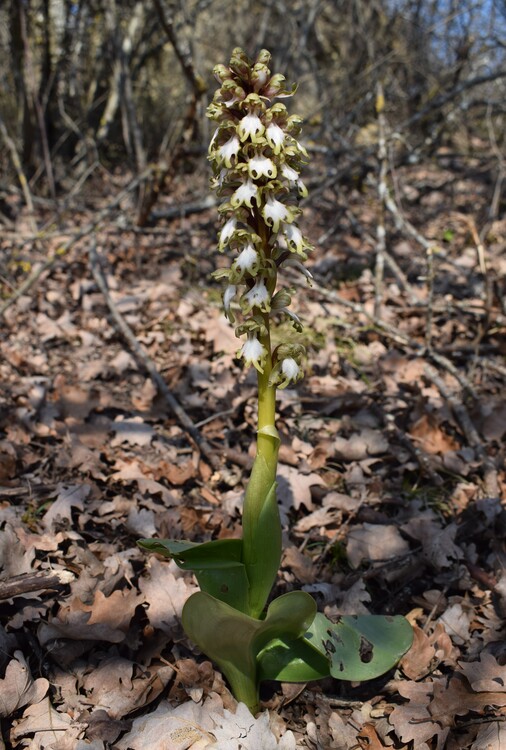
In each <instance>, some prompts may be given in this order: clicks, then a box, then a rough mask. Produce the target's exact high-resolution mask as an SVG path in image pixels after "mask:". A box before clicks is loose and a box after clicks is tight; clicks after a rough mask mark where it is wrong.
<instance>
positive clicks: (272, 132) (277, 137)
mask: <svg viewBox="0 0 506 750" xmlns="http://www.w3.org/2000/svg"><path fill="white" fill-rule="evenodd" d="M265 137H266V139H267V143H268V144H269V146H270V147H271V148H272V150H273V151H274V153H275V154H279V152H280V151H281V146H282V145H283V141H284V140H285V133H284V130H283V128H280V127H279V125H278V124H277V123H275V122H271V124H270V125H268V126H267V130H266V131H265Z"/></svg>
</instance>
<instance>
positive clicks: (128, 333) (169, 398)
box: [89, 239, 220, 469]
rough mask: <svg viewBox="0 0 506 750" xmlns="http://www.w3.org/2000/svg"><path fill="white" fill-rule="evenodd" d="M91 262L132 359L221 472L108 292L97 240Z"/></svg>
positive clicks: (205, 443) (90, 255) (93, 243)
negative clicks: (145, 373) (137, 363)
mask: <svg viewBox="0 0 506 750" xmlns="http://www.w3.org/2000/svg"><path fill="white" fill-rule="evenodd" d="M89 261H90V269H91V272H92V274H93V278H94V279H95V281H96V283H97V286H98V287H99V289H100V291H101V292H102V294H103V295H104V299H105V301H106V303H107V307H108V308H109V311H110V313H111V316H112V318H113V321H114V323H115V325H116V328H117V330H118V332H119V333H120V334H121V336H122V337H123V338H124V339H125V341H126V342H127V344H128V346H129V347H130V350H131V351H132V353H133V355H134V356H135V357H136V359H137V361H138V362H139V363H140V364H141V365H142V367H143V368H144V369H145V370H146V372H147V373H148V375H149V377H150V378H151V380H152V381H153V383H154V384H155V386H156V387H157V388H158V391H159V393H160V394H161V395H162V396H163V397H164V399H165V402H166V403H167V406H168V407H169V409H170V410H171V412H172V413H173V414H174V416H175V417H176V418H177V420H178V421H179V423H180V425H181V426H182V427H183V428H184V429H185V430H186V431H187V432H188V434H189V435H190V436H191V437H192V438H193V440H194V441H195V443H196V444H197V446H198V448H199V450H200V451H201V452H202V454H203V455H204V456H205V457H206V458H207V459H208V461H209V463H210V464H211V466H212V467H213V469H219V468H220V460H219V458H218V456H217V455H216V451H215V450H213V448H212V447H211V445H209V443H208V442H207V440H206V439H205V438H203V437H202V435H201V434H200V432H199V431H198V429H197V428H196V426H195V424H194V422H193V421H192V420H191V418H190V417H189V416H188V414H187V413H186V412H185V410H184V409H183V407H182V406H181V404H180V403H179V402H178V400H177V399H176V397H175V396H174V395H173V394H172V393H171V391H170V390H169V387H168V385H167V383H166V382H165V380H164V379H163V377H162V376H161V375H160V373H159V372H158V369H157V367H156V365H155V363H154V362H153V360H152V359H151V358H150V357H149V355H148V354H147V353H146V352H145V351H144V349H143V347H142V346H141V344H140V343H139V342H138V341H137V339H136V337H135V334H134V333H133V331H132V329H131V328H130V326H129V325H128V323H127V322H126V321H125V319H124V318H123V316H122V315H121V313H120V312H119V310H118V308H117V306H116V304H115V303H114V300H113V299H112V297H111V295H110V294H109V289H108V288H107V282H106V280H105V278H104V275H103V273H102V270H101V268H100V260H99V257H98V253H97V248H96V242H95V239H93V240H92V242H91V243H90V247H89Z"/></svg>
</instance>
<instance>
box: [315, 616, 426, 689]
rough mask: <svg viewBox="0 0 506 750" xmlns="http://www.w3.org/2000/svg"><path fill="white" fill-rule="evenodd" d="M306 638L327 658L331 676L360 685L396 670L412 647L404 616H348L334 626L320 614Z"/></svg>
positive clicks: (410, 633) (409, 627)
mask: <svg viewBox="0 0 506 750" xmlns="http://www.w3.org/2000/svg"><path fill="white" fill-rule="evenodd" d="M305 637H306V638H307V640H308V641H309V642H310V643H312V644H313V645H314V646H315V647H316V648H317V649H318V650H319V651H320V652H321V653H322V654H323V655H325V656H326V657H327V658H328V660H329V663H330V674H331V675H332V677H335V678H336V679H338V680H353V681H357V682H361V681H363V680H372V679H374V678H375V677H379V676H380V675H382V674H384V673H385V672H388V670H389V669H391V668H392V667H394V666H395V665H396V664H397V662H398V661H399V659H400V658H401V657H402V656H403V655H404V654H405V653H406V651H407V650H408V649H409V648H410V646H411V643H412V641H413V630H412V628H411V625H410V624H409V622H408V621H407V620H406V619H405V618H404V617H401V616H395V617H389V616H383V615H345V616H343V617H340V618H339V620H338V622H336V623H333V622H331V621H330V620H329V619H328V618H327V617H325V615H322V614H321V613H319V614H317V615H316V617H315V619H314V620H313V623H312V625H311V627H310V628H309V631H308V633H307V634H306V636H305Z"/></svg>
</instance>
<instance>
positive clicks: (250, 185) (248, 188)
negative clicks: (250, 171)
mask: <svg viewBox="0 0 506 750" xmlns="http://www.w3.org/2000/svg"><path fill="white" fill-rule="evenodd" d="M257 192H258V188H257V186H256V185H255V183H254V182H252V181H251V180H246V182H244V183H243V184H242V185H239V187H238V188H237V190H236V191H235V193H234V194H233V195H232V197H231V198H230V203H231V204H232V206H234V208H237V207H238V206H241V205H243V204H244V205H246V206H249V208H253V206H252V203H251V201H252V199H253V198H256V196H257Z"/></svg>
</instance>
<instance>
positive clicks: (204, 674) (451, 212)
mask: <svg viewBox="0 0 506 750" xmlns="http://www.w3.org/2000/svg"><path fill="white" fill-rule="evenodd" d="M322 174H323V175H325V179H324V180H322V178H321V175H322ZM332 175H333V171H332V165H329V163H324V162H323V157H320V158H319V159H317V160H316V163H315V164H313V167H312V172H310V174H309V179H308V184H309V187H310V194H311V197H310V200H309V202H308V205H307V208H306V210H305V219H304V222H303V224H304V229H305V233H306V234H307V235H308V236H309V237H310V238H311V240H312V241H313V242H314V243H315V245H316V250H315V252H314V253H313V255H312V257H311V259H310V263H309V266H310V267H311V270H312V272H313V274H314V277H315V283H314V284H313V286H312V287H309V286H306V285H305V284H302V285H300V286H299V287H298V292H299V293H298V294H296V295H295V296H294V309H295V310H296V312H297V313H298V315H299V316H300V318H301V319H302V320H303V322H304V332H303V333H302V336H301V338H302V340H303V343H304V344H305V345H306V347H307V350H308V363H307V372H306V376H305V378H304V380H302V381H301V382H300V383H299V384H297V386H296V387H295V388H291V389H287V390H285V391H282V392H281V393H280V394H279V403H278V412H279V425H278V426H279V430H280V434H281V439H282V446H281V453H280V466H279V504H280V510H281V515H282V520H283V526H284V544H285V547H284V555H283V561H282V567H281V570H280V573H279V578H278V581H277V585H276V593H278V594H279V593H282V592H285V591H289V590H292V589H300V588H302V589H304V590H305V591H308V592H310V593H311V594H312V595H313V596H314V597H315V598H316V600H317V602H318V605H319V608H320V610H321V611H325V612H326V613H327V614H328V615H329V616H330V617H331V618H332V617H336V616H337V615H338V614H340V613H341V614H352V613H355V614H360V613H366V612H371V613H384V614H393V613H395V614H404V615H406V616H407V617H408V619H409V621H410V622H411V623H412V624H413V626H414V633H415V636H414V644H413V647H412V648H411V650H410V651H409V652H408V653H407V655H406V656H405V657H404V658H403V659H402V661H401V663H400V665H399V666H398V668H396V669H395V670H392V672H390V673H389V674H387V675H385V676H384V677H383V678H381V679H376V680H374V681H373V682H371V683H362V684H350V683H345V682H338V681H336V680H328V681H327V682H325V683H314V684H308V685H296V686H293V685H292V686H290V685H266V686H265V690H264V691H263V694H262V697H263V699H264V706H265V708H266V709H268V710H266V711H264V712H263V713H262V714H261V716H260V718H258V719H256V720H255V719H254V718H253V717H251V716H248V715H245V714H244V713H243V712H241V710H239V711H238V712H237V714H236V710H237V704H236V703H235V701H234V699H233V698H232V697H231V695H230V693H229V692H228V690H227V688H226V685H225V684H224V681H223V679H222V678H221V676H220V674H219V673H218V672H217V671H216V670H215V669H214V667H213V665H212V664H211V663H210V662H209V661H207V660H206V659H205V658H204V657H203V656H202V655H201V654H200V653H198V651H197V650H196V649H195V648H194V647H193V646H192V644H191V643H190V642H189V641H188V640H187V639H186V638H185V635H184V633H183V631H182V628H181V624H180V614H181V608H182V605H183V603H184V601H185V599H186V598H187V597H188V596H189V594H190V593H192V592H193V591H195V590H196V584H195V582H194V580H193V578H192V576H191V574H188V573H185V572H182V571H180V570H179V569H178V568H177V567H176V566H175V564H174V563H172V562H167V561H165V560H162V559H161V558H157V557H156V556H149V555H147V554H145V553H144V552H142V551H141V550H140V549H139V548H138V547H137V546H136V540H137V539H139V538H140V537H151V536H160V537H165V538H167V537H168V538H182V539H183V538H184V539H190V540H196V541H202V540H206V539H212V538H213V539H214V538H221V537H230V536H234V535H238V534H239V533H240V509H241V498H242V494H243V490H244V485H245V482H246V479H247V476H248V470H249V467H250V466H251V461H252V444H253V443H254V436H255V393H256V390H255V377H254V373H252V372H245V371H243V370H242V369H241V367H240V363H239V362H238V360H237V359H236V357H235V353H236V352H237V349H238V346H239V344H238V340H237V339H236V338H235V337H234V333H233V329H232V327H231V326H230V325H229V323H228V322H227V321H226V320H225V319H224V317H223V315H222V311H221V294H220V287H219V285H218V284H217V283H216V282H214V281H212V280H211V279H210V273H211V272H212V270H213V269H214V268H215V267H216V266H217V265H218V264H220V263H222V262H223V260H222V259H221V256H219V255H218V253H217V252H216V250H215V243H216V232H217V222H216V211H215V209H213V208H212V207H211V208H208V209H205V210H199V211H194V210H192V204H193V203H195V201H197V202H198V201H200V200H203V199H205V198H206V196H208V187H207V177H206V175H205V174H204V173H203V170H202V169H200V170H199V171H198V172H197V173H195V174H192V173H191V170H189V171H188V174H185V175H183V176H182V177H181V178H180V179H178V180H176V181H175V183H174V184H173V186H172V188H171V194H170V195H169V196H165V197H162V198H161V199H160V201H159V203H158V205H157V212H158V213H155V216H156V220H154V221H153V223H152V225H151V226H150V227H147V228H145V229H142V230H141V229H136V228H135V227H134V226H133V224H132V223H131V221H130V218H131V217H132V216H133V214H134V211H133V209H132V207H131V205H130V203H129V201H130V198H129V197H128V196H127V197H126V199H125V200H124V201H123V202H122V203H121V208H120V209H119V210H115V211H111V212H109V213H108V214H107V215H106V217H105V219H104V220H103V221H102V222H100V223H99V224H98V226H97V227H96V229H95V230H94V231H93V232H91V231H89V232H85V236H84V237H82V239H80V240H77V241H75V242H70V243H69V244H70V247H69V249H68V250H67V252H66V253H64V254H61V255H58V258H57V260H56V261H55V262H54V263H53V264H52V265H51V267H50V268H49V269H48V270H47V271H45V272H44V273H43V274H42V275H41V277H40V278H39V279H38V281H37V283H36V284H34V285H33V286H31V288H29V289H28V290H27V291H26V292H25V293H24V294H23V295H21V296H20V298H19V299H18V300H17V301H16V302H15V303H14V304H12V305H11V306H9V307H8V309H6V310H5V314H4V319H3V321H2V326H1V328H0V354H1V360H0V571H1V572H0V678H1V679H0V716H1V717H2V719H1V735H0V747H2V746H5V747H6V748H23V747H28V748H47V750H84V749H85V748H91V749H92V750H105V748H117V749H118V750H128V748H131V749H132V750H171V749H173V750H186V749H187V748H193V750H197V749H198V748H206V747H213V748H214V747H216V748H225V747H226V748H227V750H228V749H231V750H233V749H234V748H237V750H239V748H243V749H244V750H258V749H259V748H265V749H266V750H268V749H269V748H273V749H274V748H280V749H284V750H288V749H289V748H292V750H293V748H312V749H314V748H321V749H322V750H352V749H355V750H366V749H367V750H382V749H383V748H396V749H397V750H401V749H402V750H435V749H436V748H437V750H442V749H443V748H445V749H446V750H486V749H487V748H490V749H491V750H499V749H500V748H502V750H504V748H505V747H506V721H505V719H506V623H505V617H506V543H505V542H506V507H505V505H504V489H505V486H506V476H505V469H504V453H505V442H504V438H505V436H506V388H505V383H506V364H505V355H506V339H505V337H504V333H505V328H506V310H505V309H504V307H501V305H504V298H505V277H506V220H504V219H503V220H495V221H487V211H488V209H489V207H490V204H491V200H492V198H491V196H492V193H493V187H494V180H493V175H492V172H491V166H490V164H489V162H488V160H487V158H485V157H477V158H476V159H470V158H466V159H463V158H461V157H459V156H458V155H452V154H450V153H449V152H448V151H445V152H443V151H442V152H441V153H439V154H438V155H437V157H435V158H434V159H433V160H432V161H431V162H429V163H424V164H423V165H421V164H419V165H416V164H415V165H410V166H406V167H401V168H399V169H398V170H397V172H396V173H395V181H394V187H395V190H394V192H393V197H394V199H395V206H396V210H397V211H398V214H397V215H395V211H394V213H391V212H389V211H388V210H387V211H386V213H385V215H384V217H383V218H382V212H381V211H380V209H379V207H378V200H377V189H376V187H375V185H374V184H373V183H372V182H371V183H370V184H369V183H368V182H367V181H366V182H365V183H364V184H362V185H359V184H357V185H356V186H355V187H353V186H351V187H350V186H348V187H347V188H346V189H345V188H342V189H341V188H340V187H339V185H337V184H336V182H335V179H334V178H333V176H332ZM129 179H130V178H129V177H128V175H122V174H119V173H117V174H111V173H107V172H105V171H104V172H103V173H102V174H101V175H99V176H97V178H96V181H95V182H94V183H93V184H89V185H88V186H87V187H86V188H85V189H83V191H81V193H79V194H78V195H77V196H76V197H74V198H73V199H72V200H71V201H70V203H69V204H68V205H67V206H65V207H64V208H63V209H62V211H61V213H60V215H59V216H58V217H57V220H54V215H53V211H52V208H51V206H50V204H49V202H47V203H44V202H40V203H37V206H38V208H37V211H38V214H37V216H36V221H37V224H38V226H39V227H40V226H42V225H43V224H45V223H47V222H51V225H50V226H49V227H48V229H47V230H46V233H45V235H44V238H43V239H37V240H34V239H33V237H32V235H31V229H30V224H29V222H28V219H27V216H26V215H25V214H24V212H23V211H21V210H19V209H20V202H21V199H20V198H17V197H16V196H15V194H14V193H13V198H12V208H13V214H12V215H13V217H14V218H13V223H12V226H11V227H10V228H9V227H6V229H5V231H4V232H3V234H2V237H1V238H0V267H1V269H2V270H1V277H0V285H1V293H2V298H1V299H3V300H4V301H5V300H6V299H7V298H8V297H9V295H10V294H11V293H12V291H13V290H14V289H16V288H17V287H19V285H20V284H21V283H22V282H23V280H24V279H25V278H26V277H27V275H28V274H29V273H30V271H31V270H33V269H34V268H36V267H37V264H40V263H42V262H43V261H44V260H45V259H46V257H47V256H48V254H49V255H50V254H51V253H54V252H56V253H58V251H59V248H61V247H62V246H63V245H64V244H65V242H68V240H69V239H70V240H71V239H72V237H74V236H75V235H76V233H78V232H80V231H82V230H83V228H86V226H87V224H88V223H89V222H90V221H92V220H93V217H94V216H96V215H97V212H98V211H100V210H101V209H103V208H104V206H106V205H107V202H108V201H110V199H111V196H114V195H116V194H118V193H119V191H120V190H121V189H122V188H123V187H125V185H127V184H128V180H129ZM188 206H189V207H190V210H188V211H187V210H185V207H188ZM201 208H202V207H201ZM164 212H165V213H167V212H168V218H167V216H166V217H164V216H163V213H164ZM383 221H384V224H385V230H386V248H387V257H386V262H385V268H384V275H383V279H379V277H378V278H376V275H375V254H376V236H377V226H378V223H379V222H380V223H381V222H383ZM408 221H409V222H411V224H409V223H407V222H408ZM415 230H416V232H418V233H419V234H418V235H417V234H416V232H415ZM482 230H483V231H482ZM94 247H96V253H94V252H90V249H93V248H94ZM392 259H394V260H395V263H394V262H393V261H392ZM428 259H429V261H430V262H428ZM100 278H102V279H105V281H106V283H107V286H108V290H109V291H108V294H107V296H104V294H103V292H102V291H101V289H100V287H99V285H98V284H97V279H100ZM293 283H294V284H296V283H297V280H296V278H295V277H294V280H293ZM108 300H109V303H110V302H111V301H112V303H114V305H115V307H116V309H117V311H118V313H119V314H120V316H121V319H122V320H123V321H124V322H125V323H126V324H127V325H128V327H129V329H130V330H131V331H132V333H133V334H134V336H135V339H136V341H137V342H138V345H140V347H142V351H143V352H145V353H146V354H147V355H148V356H149V358H150V359H151V361H152V362H153V363H154V365H155V366H156V368H157V371H158V372H159V373H160V374H161V375H162V376H163V378H164V380H165V382H166V384H167V386H168V389H169V390H170V393H171V394H172V396H173V397H174V398H176V399H177V401H178V402H179V404H180V405H181V407H182V409H183V410H184V412H185V414H186V415H187V417H188V418H190V419H191V420H192V421H193V423H194V424H195V425H196V428H197V430H198V431H199V433H200V435H201V436H202V438H203V439H205V441H207V443H208V445H209V446H210V448H211V454H208V455H205V454H204V453H203V452H202V451H201V450H200V449H199V446H198V443H196V442H195V440H194V439H193V438H192V437H191V436H190V435H189V434H188V429H187V426H186V427H185V426H184V425H183V424H182V423H181V419H180V418H177V417H176V416H175V415H174V413H173V411H172V409H171V408H170V405H169V404H168V402H167V397H166V394H165V395H164V394H163V393H160V392H159V390H158V389H157V388H156V387H155V385H154V383H153V380H152V378H151V377H150V376H149V373H148V372H147V371H146V369H145V367H144V364H145V363H144V364H143V361H142V359H139V351H137V352H135V351H133V349H132V345H131V344H129V343H128V342H127V341H126V340H125V337H124V335H123V333H122V332H121V330H120V328H119V326H118V323H117V322H115V321H114V320H113V318H112V317H111V309H110V304H108ZM1 304H2V302H1V301H0V306H1ZM291 335H292V332H291V329H290V330H289V329H287V328H282V329H281V330H280V331H279V332H278V336H279V337H280V338H284V339H286V337H287V336H291ZM210 456H211V458H210ZM213 457H214V458H213ZM501 498H502V500H501ZM227 738H228V739H227ZM2 743H3V745H2ZM215 743H216V744H215Z"/></svg>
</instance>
